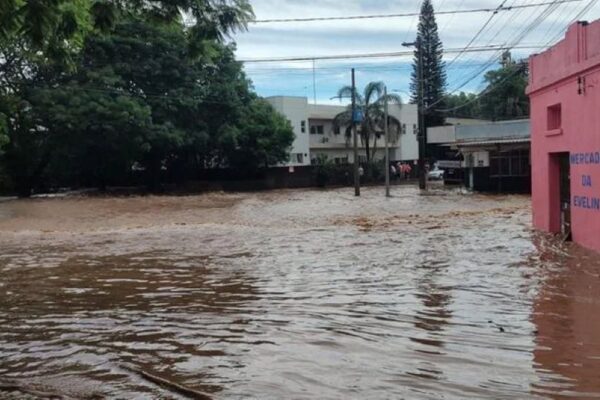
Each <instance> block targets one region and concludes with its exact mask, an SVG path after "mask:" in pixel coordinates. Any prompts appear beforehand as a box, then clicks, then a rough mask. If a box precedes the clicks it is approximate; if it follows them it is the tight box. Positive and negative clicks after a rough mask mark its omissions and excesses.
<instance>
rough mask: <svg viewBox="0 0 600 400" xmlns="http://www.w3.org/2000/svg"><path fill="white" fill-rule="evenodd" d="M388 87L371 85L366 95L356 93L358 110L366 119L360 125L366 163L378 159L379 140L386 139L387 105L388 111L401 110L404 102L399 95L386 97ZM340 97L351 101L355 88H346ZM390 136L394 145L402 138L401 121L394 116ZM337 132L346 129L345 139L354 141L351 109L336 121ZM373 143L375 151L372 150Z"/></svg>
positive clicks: (337, 117)
mask: <svg viewBox="0 0 600 400" xmlns="http://www.w3.org/2000/svg"><path fill="white" fill-rule="evenodd" d="M384 89H385V84H384V83H383V82H370V83H369V84H367V86H365V89H364V91H363V93H362V94H361V93H358V92H356V93H355V101H356V104H355V107H356V110H359V111H360V112H361V113H362V115H363V120H362V122H361V123H360V124H359V127H358V128H359V131H360V132H359V133H360V138H361V141H362V142H363V143H364V144H365V147H366V153H367V162H369V161H370V160H371V158H374V157H375V152H376V151H377V140H379V139H381V137H382V136H383V135H384V132H385V128H384V124H385V101H386V99H387V101H388V107H390V108H391V107H401V106H402V98H401V97H400V96H398V95H396V94H388V95H387V98H386V97H385V96H384ZM337 97H338V98H339V99H340V100H341V99H343V98H349V97H352V87H351V86H345V87H343V88H341V89H340V90H339V91H338V95H337ZM388 117H389V118H388V123H389V128H390V136H391V135H392V134H393V137H392V141H394V140H398V137H399V135H400V127H401V124H400V121H398V120H397V119H396V118H394V117H392V116H388ZM333 125H334V128H336V129H340V128H344V129H345V134H346V138H347V139H348V140H350V139H351V134H352V131H351V127H352V105H349V106H348V108H347V110H346V111H344V112H342V113H340V114H338V115H337V116H336V117H335V118H334V120H333ZM371 143H372V144H373V149H372V150H371Z"/></svg>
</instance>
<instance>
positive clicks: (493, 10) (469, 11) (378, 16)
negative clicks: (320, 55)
mask: <svg viewBox="0 0 600 400" xmlns="http://www.w3.org/2000/svg"><path fill="white" fill-rule="evenodd" d="M580 1H582V0H560V1H559V4H563V3H577V2H580ZM553 3H554V2H544V3H533V4H523V5H518V6H511V7H504V6H503V7H499V8H498V7H496V8H473V9H467V10H447V11H438V12H436V15H452V14H474V13H489V12H491V13H498V12H500V11H511V10H517V9H522V8H532V7H542V6H546V5H550V4H553ZM419 15H420V13H418V12H417V13H415V12H411V13H400V14H373V15H351V16H347V17H311V18H279V19H257V20H254V21H253V23H254V24H267V23H286V22H319V21H348V20H360V19H382V18H402V17H414V16H419Z"/></svg>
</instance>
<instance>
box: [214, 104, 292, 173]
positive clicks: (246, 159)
mask: <svg viewBox="0 0 600 400" xmlns="http://www.w3.org/2000/svg"><path fill="white" fill-rule="evenodd" d="M219 141H220V144H219V149H220V151H221V153H222V160H223V162H224V164H225V165H227V166H229V167H233V168H235V169H238V170H242V171H252V170H255V169H257V168H260V167H264V168H266V167H269V166H273V165H277V164H279V163H282V162H285V161H288V159H289V151H290V148H291V146H292V143H293V142H294V130H293V128H292V126H291V124H290V122H289V121H288V120H287V119H285V118H284V117H283V116H282V115H280V114H279V113H277V112H276V111H275V110H274V109H273V107H271V105H270V104H269V103H268V102H267V101H266V100H263V99H258V98H256V99H254V100H252V101H251V102H250V104H249V105H248V106H247V107H245V108H244V110H243V115H242V116H241V119H240V124H238V125H237V126H231V125H224V126H223V127H222V129H221V132H220V135H219Z"/></svg>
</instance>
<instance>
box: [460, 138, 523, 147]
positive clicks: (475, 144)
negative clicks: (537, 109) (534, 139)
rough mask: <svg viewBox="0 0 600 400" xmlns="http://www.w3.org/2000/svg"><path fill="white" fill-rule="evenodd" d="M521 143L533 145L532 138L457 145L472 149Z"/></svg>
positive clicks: (469, 142)
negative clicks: (473, 147)
mask: <svg viewBox="0 0 600 400" xmlns="http://www.w3.org/2000/svg"><path fill="white" fill-rule="evenodd" d="M520 143H531V138H520V139H497V140H482V141H468V142H456V143H455V144H456V146H458V147H472V146H495V145H499V144H520Z"/></svg>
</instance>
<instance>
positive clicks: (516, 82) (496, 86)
mask: <svg viewBox="0 0 600 400" xmlns="http://www.w3.org/2000/svg"><path fill="white" fill-rule="evenodd" d="M528 80H529V76H528V66H527V63H526V62H524V61H521V62H511V63H509V64H507V65H505V66H503V67H501V68H499V69H497V70H494V71H489V72H487V73H486V74H485V82H486V83H487V87H486V88H485V89H484V90H483V92H482V94H481V99H480V103H481V115H482V117H483V118H485V119H491V120H506V119H515V118H524V117H528V116H529V97H528V96H527V94H526V93H525V89H526V88H527V84H528Z"/></svg>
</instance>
